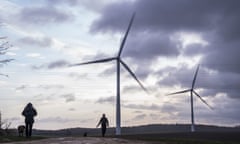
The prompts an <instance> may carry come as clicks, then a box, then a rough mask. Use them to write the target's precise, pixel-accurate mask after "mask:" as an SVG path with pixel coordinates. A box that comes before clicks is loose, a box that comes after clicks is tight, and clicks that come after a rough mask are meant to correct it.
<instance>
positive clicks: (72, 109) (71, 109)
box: [68, 108, 76, 111]
mask: <svg viewBox="0 0 240 144" xmlns="http://www.w3.org/2000/svg"><path fill="white" fill-rule="evenodd" d="M68 110H69V111H76V109H75V108H70V109H68Z"/></svg>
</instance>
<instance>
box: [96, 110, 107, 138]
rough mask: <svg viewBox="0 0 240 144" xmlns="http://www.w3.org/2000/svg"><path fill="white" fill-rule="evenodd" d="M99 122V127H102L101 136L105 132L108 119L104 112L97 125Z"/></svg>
mask: <svg viewBox="0 0 240 144" xmlns="http://www.w3.org/2000/svg"><path fill="white" fill-rule="evenodd" d="M100 124H101V127H102V137H104V136H105V133H106V130H107V127H108V126H109V122H108V119H107V118H106V115H105V114H103V115H102V118H101V119H100V121H99V123H98V124H97V127H98V126H99V125H100Z"/></svg>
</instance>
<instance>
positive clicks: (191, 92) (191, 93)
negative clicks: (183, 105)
mask: <svg viewBox="0 0 240 144" xmlns="http://www.w3.org/2000/svg"><path fill="white" fill-rule="evenodd" d="M198 70H199V65H198V67H197V70H196V72H195V75H194V77H193V81H192V87H191V89H187V90H183V91H179V92H175V93H170V94H168V95H175V94H181V93H186V92H190V97H191V121H192V125H191V132H194V131H195V123H194V112H193V94H195V95H196V96H197V97H198V98H199V99H200V100H201V101H202V102H203V103H204V104H206V105H207V106H208V107H209V108H210V109H213V108H212V107H211V106H210V105H209V104H208V103H207V102H206V101H205V100H204V99H203V98H202V97H201V96H200V95H199V94H198V93H197V92H196V91H195V90H194V86H195V83H196V79H197V74H198Z"/></svg>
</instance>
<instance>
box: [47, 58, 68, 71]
mask: <svg viewBox="0 0 240 144" xmlns="http://www.w3.org/2000/svg"><path fill="white" fill-rule="evenodd" d="M68 65H69V62H67V61H65V60H58V61H54V62H52V63H50V64H48V69H54V68H62V67H67V66H68Z"/></svg>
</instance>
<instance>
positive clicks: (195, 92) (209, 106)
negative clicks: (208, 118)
mask: <svg viewBox="0 0 240 144" xmlns="http://www.w3.org/2000/svg"><path fill="white" fill-rule="evenodd" d="M193 93H194V94H195V95H196V96H197V97H199V99H200V100H201V101H202V102H203V103H205V104H206V105H207V106H208V107H209V108H210V109H213V108H212V107H211V106H210V105H209V104H208V103H207V102H206V101H205V100H204V99H203V98H202V97H201V96H200V95H199V94H198V93H197V92H195V91H194V90H193Z"/></svg>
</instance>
